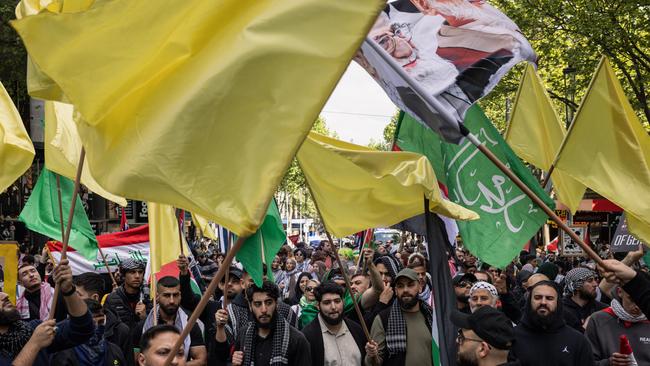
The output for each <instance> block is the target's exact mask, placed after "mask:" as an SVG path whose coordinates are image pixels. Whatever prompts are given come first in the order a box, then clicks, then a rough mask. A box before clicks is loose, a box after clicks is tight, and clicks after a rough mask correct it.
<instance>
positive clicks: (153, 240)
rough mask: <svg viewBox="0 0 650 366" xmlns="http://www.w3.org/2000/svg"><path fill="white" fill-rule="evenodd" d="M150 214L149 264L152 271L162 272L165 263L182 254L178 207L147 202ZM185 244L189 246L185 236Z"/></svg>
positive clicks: (174, 259)
mask: <svg viewBox="0 0 650 366" xmlns="http://www.w3.org/2000/svg"><path fill="white" fill-rule="evenodd" d="M147 210H148V215H149V245H150V249H149V260H150V261H151V263H150V264H149V266H150V268H151V273H153V274H155V273H158V272H160V269H161V268H162V266H163V265H165V264H168V263H171V262H174V261H176V259H178V256H179V255H180V254H181V243H180V242H179V235H178V230H179V228H178V220H177V219H176V209H175V208H174V207H172V206H169V205H164V204H160V203H154V202H147ZM183 245H184V246H185V248H187V244H186V243H185V238H183Z"/></svg>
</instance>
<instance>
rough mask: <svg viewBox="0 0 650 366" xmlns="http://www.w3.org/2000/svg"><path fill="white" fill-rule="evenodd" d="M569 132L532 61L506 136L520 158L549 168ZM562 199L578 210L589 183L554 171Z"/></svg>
mask: <svg viewBox="0 0 650 366" xmlns="http://www.w3.org/2000/svg"><path fill="white" fill-rule="evenodd" d="M565 135H566V129H565V128H564V125H563V124H562V122H561V121H560V118H559V117H558V115H557V113H556V112H555V109H554V108H553V104H552V103H551V98H549V96H548V94H547V93H546V89H545V88H544V84H543V83H542V80H541V79H540V77H539V75H537V72H536V71H535V68H534V67H533V65H532V64H530V63H529V64H527V65H526V71H525V72H524V76H523V77H522V79H521V83H520V84H519V90H518V91H517V97H516V100H515V105H514V108H513V109H512V115H511V117H510V124H509V125H508V129H507V130H506V134H505V139H506V142H507V143H508V145H510V147H511V148H512V150H513V151H514V152H515V153H516V154H517V155H519V157H520V158H522V159H524V160H526V161H527V162H529V163H531V164H533V165H535V166H536V167H538V168H540V169H544V170H546V171H548V170H549V169H550V167H551V165H552V164H553V161H554V160H555V155H556V153H557V151H558V150H559V149H560V145H561V144H562V141H563V140H564V136H565ZM551 178H552V179H553V184H554V186H555V192H556V193H557V195H558V198H559V200H560V202H562V203H563V204H564V205H565V206H567V207H568V208H569V210H570V211H571V212H575V211H576V210H577V209H578V206H579V205H580V201H581V200H582V196H584V194H585V190H586V188H585V186H584V185H582V184H580V182H578V181H576V180H574V179H573V178H571V177H570V176H568V175H566V174H564V173H562V172H560V171H558V170H554V171H553V173H552V174H551Z"/></svg>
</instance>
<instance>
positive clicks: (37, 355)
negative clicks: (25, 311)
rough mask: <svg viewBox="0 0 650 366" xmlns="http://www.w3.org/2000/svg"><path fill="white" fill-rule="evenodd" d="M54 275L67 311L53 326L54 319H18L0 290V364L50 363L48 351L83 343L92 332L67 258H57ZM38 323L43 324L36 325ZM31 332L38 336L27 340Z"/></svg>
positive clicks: (9, 302) (89, 317)
mask: <svg viewBox="0 0 650 366" xmlns="http://www.w3.org/2000/svg"><path fill="white" fill-rule="evenodd" d="M53 276H54V280H55V282H56V283H57V284H58V285H59V288H60V292H59V296H61V297H63V299H64V301H65V303H66V305H67V308H68V314H69V315H70V316H69V318H68V319H66V320H64V321H61V322H59V323H56V326H55V324H54V321H53V320H46V321H44V322H43V323H41V320H38V319H37V320H31V321H24V320H21V319H20V312H19V311H18V309H17V308H16V307H15V306H14V305H13V304H12V303H11V301H9V296H8V295H7V294H5V293H3V292H0V366H4V365H12V364H15V365H49V364H50V362H49V358H50V355H51V354H53V353H55V352H58V351H61V350H64V349H67V348H72V347H74V346H77V345H79V344H82V343H84V342H86V341H87V340H88V339H89V338H90V337H91V336H92V335H93V332H94V326H93V318H92V316H91V315H90V312H88V308H87V307H86V303H85V302H84V301H83V300H81V298H79V296H78V295H77V291H76V289H75V287H74V285H73V284H72V270H71V269H70V266H69V262H68V260H67V259H63V260H61V262H59V265H58V266H57V267H56V268H55V269H54V272H53ZM39 324H42V325H41V326H40V327H39ZM43 333H45V335H46V337H44V334H43ZM32 334H34V336H35V337H38V338H39V340H38V341H36V342H29V344H28V341H30V337H31V336H32ZM51 337H53V339H51ZM44 338H45V339H44Z"/></svg>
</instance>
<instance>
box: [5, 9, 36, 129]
mask: <svg viewBox="0 0 650 366" xmlns="http://www.w3.org/2000/svg"><path fill="white" fill-rule="evenodd" d="M17 3H18V1H17V0H14V1H3V2H2V3H0V19H1V20H2V21H1V22H0V60H2V62H0V82H2V85H4V87H5V89H6V90H7V92H8V93H9V96H10V97H11V99H12V100H13V102H14V104H15V105H16V108H17V109H18V111H19V112H20V114H21V117H22V118H23V121H28V120H29V95H27V83H26V73H27V51H25V47H24V46H23V42H22V41H21V40H20V37H18V33H16V32H15V31H14V29H13V28H11V25H9V20H10V19H14V18H15V17H16V16H15V14H14V10H15V8H16V4H17Z"/></svg>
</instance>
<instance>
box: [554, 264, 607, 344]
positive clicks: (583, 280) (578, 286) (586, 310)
mask: <svg viewBox="0 0 650 366" xmlns="http://www.w3.org/2000/svg"><path fill="white" fill-rule="evenodd" d="M565 281H566V285H565V289H564V293H565V294H566V295H565V296H564V298H563V299H562V303H563V305H564V312H565V314H564V319H565V320H566V322H567V324H568V325H569V326H571V327H573V328H575V329H576V330H578V331H580V332H584V329H585V326H586V324H585V322H586V321H587V318H589V316H590V315H591V314H593V313H594V312H596V311H600V310H603V309H604V308H606V307H607V305H605V304H603V303H602V302H600V301H597V300H596V290H597V289H598V281H597V280H596V273H594V271H592V270H590V269H588V268H582V267H578V268H574V269H572V270H570V271H569V272H568V273H567V274H566V277H565Z"/></svg>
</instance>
